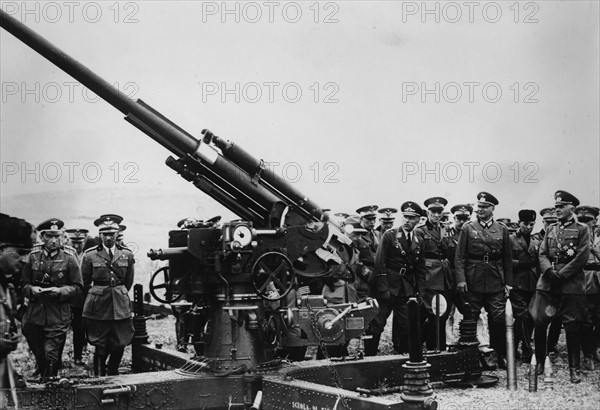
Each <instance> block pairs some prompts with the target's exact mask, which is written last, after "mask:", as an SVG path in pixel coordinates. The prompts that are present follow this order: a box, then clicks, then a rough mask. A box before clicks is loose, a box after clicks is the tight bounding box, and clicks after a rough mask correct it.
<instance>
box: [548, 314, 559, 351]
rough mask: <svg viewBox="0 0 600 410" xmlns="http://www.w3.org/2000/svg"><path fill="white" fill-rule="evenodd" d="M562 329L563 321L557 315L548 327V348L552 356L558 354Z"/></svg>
mask: <svg viewBox="0 0 600 410" xmlns="http://www.w3.org/2000/svg"><path fill="white" fill-rule="evenodd" d="M561 330H562V321H561V319H560V318H559V317H555V318H554V319H552V322H550V328H549V329H548V339H547V340H548V342H547V349H548V354H549V355H550V356H558V347H557V346H558V338H559V337H560V331H561Z"/></svg>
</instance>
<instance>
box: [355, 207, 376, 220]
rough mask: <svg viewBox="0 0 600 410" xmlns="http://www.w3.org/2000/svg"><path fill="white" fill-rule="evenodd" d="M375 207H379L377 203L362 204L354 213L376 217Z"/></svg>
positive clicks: (369, 217) (368, 217)
mask: <svg viewBox="0 0 600 410" xmlns="http://www.w3.org/2000/svg"><path fill="white" fill-rule="evenodd" d="M377 208H379V207H378V206H377V205H367V206H363V207H362V208H358V209H357V210H356V213H357V214H359V215H360V217H361V218H367V219H375V218H377V214H376V213H375V211H377Z"/></svg>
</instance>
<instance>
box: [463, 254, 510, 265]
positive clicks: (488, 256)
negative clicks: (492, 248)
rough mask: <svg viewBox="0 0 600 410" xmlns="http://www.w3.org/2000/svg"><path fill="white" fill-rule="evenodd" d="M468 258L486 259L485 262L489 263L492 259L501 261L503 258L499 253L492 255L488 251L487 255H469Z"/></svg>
mask: <svg viewBox="0 0 600 410" xmlns="http://www.w3.org/2000/svg"><path fill="white" fill-rule="evenodd" d="M467 259H473V260H476V261H484V262H485V263H488V262H491V261H499V260H500V259H502V258H501V257H500V256H499V255H492V256H490V255H489V254H488V253H486V254H485V255H469V256H468V257H467Z"/></svg>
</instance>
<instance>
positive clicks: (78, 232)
mask: <svg viewBox="0 0 600 410" xmlns="http://www.w3.org/2000/svg"><path fill="white" fill-rule="evenodd" d="M65 232H66V233H68V234H69V239H71V242H83V241H85V239H86V238H87V234H88V232H89V231H88V230H87V229H67V230H65Z"/></svg>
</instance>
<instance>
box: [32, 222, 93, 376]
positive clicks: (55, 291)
mask: <svg viewBox="0 0 600 410" xmlns="http://www.w3.org/2000/svg"><path fill="white" fill-rule="evenodd" d="M63 226H64V222H63V221H61V220H60V219H57V218H52V219H49V220H47V221H45V222H42V223H41V224H40V225H39V226H38V227H37V230H38V231H39V232H40V234H41V238H42V241H43V246H40V247H37V248H35V249H34V250H33V251H32V252H31V253H30V254H29V256H28V257H27V262H26V263H25V267H24V268H23V278H22V280H23V296H24V298H25V302H24V304H25V305H27V310H26V311H25V316H24V318H23V334H24V335H25V338H26V339H27V343H28V344H29V348H30V349H31V351H32V352H33V355H34V356H35V359H36V363H37V368H38V371H39V372H40V375H41V376H42V377H44V378H48V377H53V376H56V375H57V374H58V365H59V363H60V361H61V357H60V356H61V352H62V350H63V347H64V345H65V341H66V337H67V330H68V329H69V323H70V322H71V306H70V305H71V303H72V302H73V300H74V299H75V298H76V297H77V296H78V294H79V293H81V289H82V280H81V271H80V269H79V264H78V263H77V256H76V255H75V254H74V253H73V252H72V251H71V250H70V249H69V248H66V247H65V248H61V246H60V238H61V235H62V233H63V231H62V228H63Z"/></svg>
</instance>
